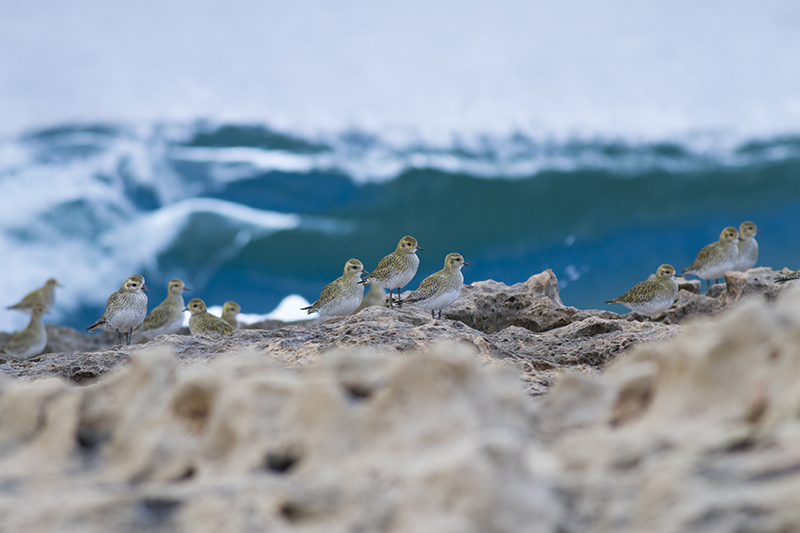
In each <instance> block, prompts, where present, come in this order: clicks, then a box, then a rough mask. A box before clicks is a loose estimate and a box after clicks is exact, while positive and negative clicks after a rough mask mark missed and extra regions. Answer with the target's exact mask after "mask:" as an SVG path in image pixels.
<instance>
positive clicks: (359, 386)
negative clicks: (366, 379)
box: [342, 383, 372, 400]
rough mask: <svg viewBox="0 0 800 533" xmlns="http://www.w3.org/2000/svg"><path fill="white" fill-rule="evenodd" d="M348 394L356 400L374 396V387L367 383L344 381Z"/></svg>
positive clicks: (343, 384)
mask: <svg viewBox="0 0 800 533" xmlns="http://www.w3.org/2000/svg"><path fill="white" fill-rule="evenodd" d="M342 386H343V387H344V390H345V391H347V394H348V395H350V397H351V398H353V399H355V400H366V399H367V398H369V397H370V396H372V387H370V386H369V385H367V384H366V383H342Z"/></svg>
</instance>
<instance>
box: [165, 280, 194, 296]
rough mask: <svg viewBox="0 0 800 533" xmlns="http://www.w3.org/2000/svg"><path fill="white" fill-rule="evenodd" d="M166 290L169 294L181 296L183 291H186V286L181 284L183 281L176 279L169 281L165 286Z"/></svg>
mask: <svg viewBox="0 0 800 533" xmlns="http://www.w3.org/2000/svg"><path fill="white" fill-rule="evenodd" d="M167 290H169V292H170V294H182V293H183V291H188V290H190V289H187V288H186V286H185V285H184V284H183V280H180V279H178V278H175V279H171V280H169V285H167Z"/></svg>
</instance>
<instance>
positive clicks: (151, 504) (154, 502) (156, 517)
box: [136, 498, 183, 527]
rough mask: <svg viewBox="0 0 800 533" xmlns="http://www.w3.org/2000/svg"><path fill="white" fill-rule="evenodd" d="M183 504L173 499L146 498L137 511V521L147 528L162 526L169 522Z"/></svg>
mask: <svg viewBox="0 0 800 533" xmlns="http://www.w3.org/2000/svg"><path fill="white" fill-rule="evenodd" d="M182 504H183V502H182V501H181V500H176V499H172V498H144V499H143V500H141V501H140V502H139V505H138V508H137V510H136V521H137V522H138V523H139V524H141V525H143V526H147V527H155V526H160V525H162V524H164V522H166V521H167V520H169V518H170V516H171V515H172V514H173V513H174V512H175V511H176V510H177V509H178V508H179V507H180V506H181V505H182Z"/></svg>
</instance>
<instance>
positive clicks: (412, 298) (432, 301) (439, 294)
mask: <svg viewBox="0 0 800 533" xmlns="http://www.w3.org/2000/svg"><path fill="white" fill-rule="evenodd" d="M464 266H470V264H469V263H465V262H464V258H463V257H462V256H461V254H457V253H451V254H447V257H445V258H444V268H443V269H442V270H440V271H439V272H435V273H433V274H431V275H430V276H428V277H427V278H425V279H423V280H422V283H420V284H419V287H418V288H417V290H415V291H414V292H412V293H411V294H409V295H408V297H407V298H406V302H407V303H413V304H416V305H417V307H421V308H422V309H426V310H428V311H430V312H431V318H433V319H436V315H435V311H439V319H440V320H441V318H442V310H443V309H445V308H446V307H449V306H450V305H452V304H453V303H454V302H455V301H456V300H458V297H459V296H460V295H461V288H462V287H463V286H464V275H463V274H462V273H461V268H462V267H464Z"/></svg>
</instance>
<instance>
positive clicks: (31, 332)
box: [3, 303, 47, 359]
mask: <svg viewBox="0 0 800 533" xmlns="http://www.w3.org/2000/svg"><path fill="white" fill-rule="evenodd" d="M46 312H47V308H46V307H45V305H44V304H43V303H37V304H34V306H33V308H32V309H31V321H30V323H29V324H28V327H26V328H25V329H23V330H22V331H18V332H16V333H14V335H12V336H11V338H10V339H8V342H6V344H5V346H3V351H5V352H6V353H7V354H8V355H11V356H13V357H16V358H19V359H28V358H30V357H33V356H34V355H39V354H40V353H42V352H43V351H44V347H45V346H47V331H46V330H45V329H44V323H43V322H42V315H43V314H45V313H46Z"/></svg>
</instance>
